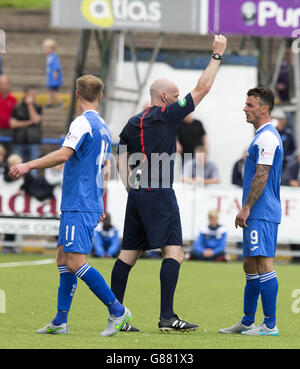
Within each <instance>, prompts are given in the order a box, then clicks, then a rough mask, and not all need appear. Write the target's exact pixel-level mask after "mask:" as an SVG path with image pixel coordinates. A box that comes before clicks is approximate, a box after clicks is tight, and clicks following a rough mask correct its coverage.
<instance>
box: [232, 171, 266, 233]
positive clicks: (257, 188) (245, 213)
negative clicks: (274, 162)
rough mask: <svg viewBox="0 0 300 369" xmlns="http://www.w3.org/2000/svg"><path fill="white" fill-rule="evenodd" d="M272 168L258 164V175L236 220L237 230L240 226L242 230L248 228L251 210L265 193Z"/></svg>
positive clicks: (256, 174)
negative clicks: (247, 221) (247, 222)
mask: <svg viewBox="0 0 300 369" xmlns="http://www.w3.org/2000/svg"><path fill="white" fill-rule="evenodd" d="M271 168H272V166H271V165H263V164H257V166H256V173H255V176H254V178H253V181H252V184H251V188H250V192H249V194H248V196H247V198H246V200H245V203H244V206H243V207H242V209H241V211H240V212H239V213H238V215H237V216H236V219H235V227H236V228H237V227H238V226H240V227H242V228H245V227H247V224H246V220H247V218H248V217H249V214H250V210H251V208H252V206H253V205H254V204H255V203H256V201H257V200H258V199H259V197H260V196H261V194H262V193H263V191H264V189H265V187H266V184H267V180H268V177H269V173H270V170H271Z"/></svg>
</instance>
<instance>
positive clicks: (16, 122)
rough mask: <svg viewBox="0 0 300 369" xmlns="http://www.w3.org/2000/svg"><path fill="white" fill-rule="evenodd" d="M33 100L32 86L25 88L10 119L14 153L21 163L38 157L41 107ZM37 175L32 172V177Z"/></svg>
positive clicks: (40, 136) (34, 90)
mask: <svg viewBox="0 0 300 369" xmlns="http://www.w3.org/2000/svg"><path fill="white" fill-rule="evenodd" d="M35 99H36V89H35V88H34V87H33V86H26V87H25V89H24V99H23V100H22V102H21V103H20V104H17V105H16V106H15V107H14V109H13V112H12V116H11V119H10V127H11V128H12V129H13V142H14V152H15V153H16V154H18V155H20V156H21V157H22V159H23V161H30V160H34V159H37V158H39V157H40V141H41V138H42V128H41V121H42V107H41V106H40V105H38V104H37V103H36V102H35ZM37 174H38V172H37V171H33V175H37Z"/></svg>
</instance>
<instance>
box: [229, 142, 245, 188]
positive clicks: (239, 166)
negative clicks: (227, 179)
mask: <svg viewBox="0 0 300 369" xmlns="http://www.w3.org/2000/svg"><path fill="white" fill-rule="evenodd" d="M247 151H248V150H247V149H245V150H244V151H243V156H242V157H241V158H240V159H239V160H237V161H236V162H235V163H234V166H233V170H232V176H231V183H232V184H234V185H237V186H240V187H242V186H243V178H244V167H245V161H246V157H247Z"/></svg>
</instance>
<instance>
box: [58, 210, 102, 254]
mask: <svg viewBox="0 0 300 369" xmlns="http://www.w3.org/2000/svg"><path fill="white" fill-rule="evenodd" d="M100 217H101V213H88V212H84V211H83V212H79V211H63V212H62V213H61V216H60V224H59V234H58V242H57V246H62V245H63V251H64V252H77V253H79V254H86V255H88V254H89V253H90V252H91V250H92V246H93V237H94V229H95V227H96V226H97V224H98V223H99V220H100Z"/></svg>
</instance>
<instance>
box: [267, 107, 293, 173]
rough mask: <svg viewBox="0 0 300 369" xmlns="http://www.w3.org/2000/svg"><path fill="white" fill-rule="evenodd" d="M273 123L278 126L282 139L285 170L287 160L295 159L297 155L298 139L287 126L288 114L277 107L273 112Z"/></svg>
mask: <svg viewBox="0 0 300 369" xmlns="http://www.w3.org/2000/svg"><path fill="white" fill-rule="evenodd" d="M272 123H273V125H274V126H275V127H276V129H277V131H278V133H279V134H280V137H281V140H282V145H283V163H282V170H284V169H285V166H286V164H287V162H288V161H290V160H292V159H294V158H295V156H296V141H295V138H294V133H293V131H292V130H291V129H289V128H287V121H286V116H285V114H284V112H283V111H282V110H281V109H279V108H275V109H274V110H273V112H272Z"/></svg>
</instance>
